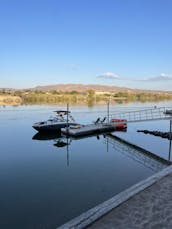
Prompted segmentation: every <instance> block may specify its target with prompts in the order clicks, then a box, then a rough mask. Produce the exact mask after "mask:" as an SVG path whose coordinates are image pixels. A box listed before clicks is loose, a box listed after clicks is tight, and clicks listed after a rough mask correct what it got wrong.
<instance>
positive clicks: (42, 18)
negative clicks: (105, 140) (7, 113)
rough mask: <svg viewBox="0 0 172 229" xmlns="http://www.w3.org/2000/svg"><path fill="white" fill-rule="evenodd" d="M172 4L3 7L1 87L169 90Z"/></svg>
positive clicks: (68, 0) (43, 0)
mask: <svg viewBox="0 0 172 229" xmlns="http://www.w3.org/2000/svg"><path fill="white" fill-rule="evenodd" d="M171 10H172V1H171V0H0V87H15V88H23V87H33V86H37V85H48V84H58V83H83V84H105V85H117V86H128V87H132V88H137V87H138V88H147V89H150V88H152V89H164V90H172V13H171Z"/></svg>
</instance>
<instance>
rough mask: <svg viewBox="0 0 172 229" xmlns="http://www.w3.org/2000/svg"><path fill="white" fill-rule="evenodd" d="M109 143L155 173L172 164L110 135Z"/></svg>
mask: <svg viewBox="0 0 172 229" xmlns="http://www.w3.org/2000/svg"><path fill="white" fill-rule="evenodd" d="M106 137H108V138H107V139H108V143H110V144H112V145H113V147H114V148H115V149H116V150H117V152H120V153H122V154H124V155H126V156H128V157H130V158H131V159H133V160H135V161H138V162H139V163H141V164H143V165H144V166H146V167H148V168H150V169H152V170H153V171H155V172H158V171H160V170H161V169H163V168H165V167H166V166H167V165H170V164H171V162H170V161H167V160H165V159H164V158H161V157H159V156H157V155H155V154H153V153H151V152H149V151H147V150H145V149H143V148H141V147H139V146H137V145H134V144H132V143H130V142H127V141H125V140H123V139H121V138H119V137H117V136H114V135H112V134H109V135H108V136H106Z"/></svg>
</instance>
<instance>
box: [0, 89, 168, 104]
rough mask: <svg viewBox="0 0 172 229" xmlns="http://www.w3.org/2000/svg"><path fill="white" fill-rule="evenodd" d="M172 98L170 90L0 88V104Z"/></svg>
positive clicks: (115, 101)
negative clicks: (113, 90) (103, 90)
mask: <svg viewBox="0 0 172 229" xmlns="http://www.w3.org/2000/svg"><path fill="white" fill-rule="evenodd" d="M163 100H172V93H170V92H154V91H152V92H150V91H149V92H100V91H95V90H87V91H85V92H78V91H70V92H69V91H68V92H65V91H57V90H51V91H41V90H18V91H17V90H4V89H3V90H0V105H14V106H15V105H30V104H66V103H70V104H78V105H79V104H80V105H81V104H84V105H88V106H94V105H95V104H103V103H107V101H110V102H111V103H113V102H114V103H128V102H143V103H144V102H149V101H150V102H156V101H163Z"/></svg>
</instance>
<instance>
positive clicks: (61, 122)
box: [32, 110, 78, 131]
mask: <svg viewBox="0 0 172 229" xmlns="http://www.w3.org/2000/svg"><path fill="white" fill-rule="evenodd" d="M54 112H56V116H55V117H52V118H49V119H48V120H47V121H41V122H37V123H34V125H33V126H32V127H33V128H34V129H36V130H37V131H60V130H61V128H65V127H67V126H70V125H73V126H74V125H78V124H77V123H76V122H75V120H74V118H73V117H72V115H71V112H70V111H64V110H59V111H54Z"/></svg>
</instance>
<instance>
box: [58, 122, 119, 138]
mask: <svg viewBox="0 0 172 229" xmlns="http://www.w3.org/2000/svg"><path fill="white" fill-rule="evenodd" d="M114 130H115V126H114V125H111V124H106V123H98V124H88V125H83V126H82V125H81V126H78V128H76V127H75V126H74V127H72V126H70V127H68V128H62V129H61V132H62V133H63V134H65V135H69V136H73V137H78V136H84V135H89V134H95V133H104V132H108V131H109V132H110V131H114Z"/></svg>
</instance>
